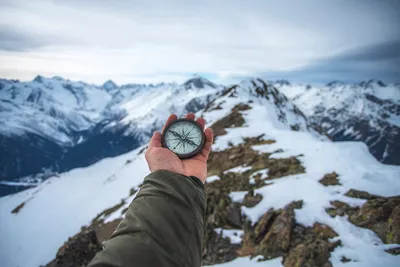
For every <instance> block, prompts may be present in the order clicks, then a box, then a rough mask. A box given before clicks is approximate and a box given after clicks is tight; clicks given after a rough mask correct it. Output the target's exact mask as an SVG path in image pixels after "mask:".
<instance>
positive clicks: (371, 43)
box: [0, 0, 400, 84]
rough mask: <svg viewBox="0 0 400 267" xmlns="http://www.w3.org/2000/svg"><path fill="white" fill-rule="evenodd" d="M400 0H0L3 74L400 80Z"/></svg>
mask: <svg viewBox="0 0 400 267" xmlns="http://www.w3.org/2000/svg"><path fill="white" fill-rule="evenodd" d="M399 25H400V1H396V0H386V1H374V0H364V1H355V0H347V1H346V0H335V1H316V0H315V1H310V0H305V1H268V0H265V1H264V0H248V1H240V0H229V1H228V0H226V1H223V0H220V1H211V0H202V1H184V0H172V1H164V0H158V1H151V0H147V1H134V0H131V1H128V0H118V1H114V0H53V1H50V0H35V1H26V0H0V77H2V78H9V79H20V80H31V79H33V78H34V77H35V76H36V75H38V74H40V75H43V76H62V77H65V78H69V79H73V80H84V81H86V82H92V83H102V82H104V81H105V80H108V79H112V80H113V81H115V82H116V83H118V84H122V83H131V82H138V83H151V82H161V81H164V82H170V81H176V82H183V81H184V80H186V79H188V77H190V76H191V75H193V74H194V73H198V74H200V75H202V76H204V77H206V78H210V79H211V80H213V81H214V82H220V83H231V82H234V81H236V80H240V79H243V78H246V77H255V76H257V77H262V78H265V79H288V80H290V81H298V82H309V83H313V82H329V81H332V80H342V81H360V80H366V79H371V78H375V79H381V80H383V81H385V82H400V30H399V29H398V28H399Z"/></svg>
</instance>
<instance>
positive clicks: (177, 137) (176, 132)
mask: <svg viewBox="0 0 400 267" xmlns="http://www.w3.org/2000/svg"><path fill="white" fill-rule="evenodd" d="M204 142H205V136H204V133H203V130H202V129H201V127H200V125H199V124H198V123H197V122H195V121H193V120H188V119H178V120H175V121H173V122H172V123H170V124H169V125H167V126H166V127H165V130H164V132H163V134H162V145H163V147H165V148H168V149H169V150H171V151H172V152H174V153H175V154H176V155H177V156H178V157H179V158H181V159H185V158H190V157H193V156H195V155H196V154H198V153H199V152H200V151H201V150H202V148H203V146H204Z"/></svg>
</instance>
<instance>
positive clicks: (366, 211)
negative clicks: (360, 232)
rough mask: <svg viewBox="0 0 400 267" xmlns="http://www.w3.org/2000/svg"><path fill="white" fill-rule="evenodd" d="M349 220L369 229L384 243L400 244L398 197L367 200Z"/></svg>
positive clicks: (399, 199) (399, 201)
mask: <svg viewBox="0 0 400 267" xmlns="http://www.w3.org/2000/svg"><path fill="white" fill-rule="evenodd" d="M349 220H350V221H351V222H352V223H353V224H355V225H357V226H359V227H364V228H368V229H371V230H372V231H374V232H375V233H376V234H377V235H378V236H379V237H380V238H381V239H382V241H383V242H385V243H389V244H390V243H398V244H399V243H400V196H396V197H389V198H375V199H371V200H368V201H367V202H366V203H365V204H364V205H363V206H362V207H361V208H360V209H359V210H358V211H357V212H355V213H354V214H353V215H351V216H350V217H349Z"/></svg>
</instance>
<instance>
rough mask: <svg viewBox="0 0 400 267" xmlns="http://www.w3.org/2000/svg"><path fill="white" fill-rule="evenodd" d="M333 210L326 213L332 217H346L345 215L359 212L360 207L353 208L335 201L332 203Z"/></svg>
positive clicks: (327, 210)
mask: <svg viewBox="0 0 400 267" xmlns="http://www.w3.org/2000/svg"><path fill="white" fill-rule="evenodd" d="M330 203H331V205H332V206H333V208H327V209H326V212H327V213H328V214H329V215H330V216H331V217H335V216H344V215H346V214H347V215H352V214H353V213H355V212H356V211H358V207H351V206H350V205H349V204H347V203H345V202H342V201H338V200H334V201H331V202H330Z"/></svg>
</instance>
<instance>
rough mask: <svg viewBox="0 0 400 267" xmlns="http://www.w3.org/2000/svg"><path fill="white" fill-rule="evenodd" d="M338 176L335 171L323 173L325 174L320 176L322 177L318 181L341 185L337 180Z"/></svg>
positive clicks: (325, 183) (327, 184)
mask: <svg viewBox="0 0 400 267" xmlns="http://www.w3.org/2000/svg"><path fill="white" fill-rule="evenodd" d="M338 177H339V175H337V173H336V172H332V173H328V174H325V176H324V177H322V179H321V180H319V182H320V183H321V184H323V185H325V186H329V185H341V183H340V182H339V180H338Z"/></svg>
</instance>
